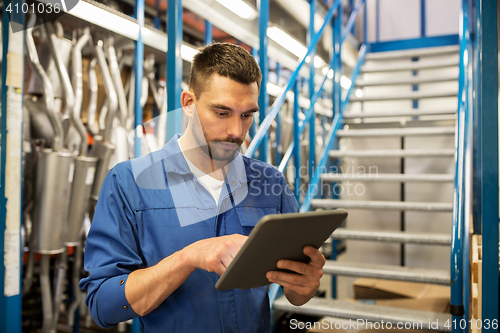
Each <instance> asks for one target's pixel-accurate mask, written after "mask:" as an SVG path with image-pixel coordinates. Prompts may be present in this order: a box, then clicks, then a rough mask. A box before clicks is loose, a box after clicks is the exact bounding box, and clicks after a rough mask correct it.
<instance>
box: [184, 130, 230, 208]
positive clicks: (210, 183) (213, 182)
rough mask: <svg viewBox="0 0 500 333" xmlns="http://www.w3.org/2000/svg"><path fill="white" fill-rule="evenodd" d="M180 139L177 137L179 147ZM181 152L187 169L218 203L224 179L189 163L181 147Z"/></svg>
mask: <svg viewBox="0 0 500 333" xmlns="http://www.w3.org/2000/svg"><path fill="white" fill-rule="evenodd" d="M180 140H181V139H180V138H179V139H177V143H178V144H179V148H180V147H181V143H180ZM181 152H182V155H183V156H184V159H185V160H186V162H187V164H188V166H189V170H191V172H192V173H193V175H195V176H196V178H198V180H199V181H200V183H202V184H203V186H205V188H206V189H207V191H208V192H210V194H211V195H212V197H214V200H215V203H216V204H218V203H219V197H220V194H221V192H222V186H224V181H223V180H218V179H215V178H214V177H212V176H210V175H207V174H206V173H204V172H203V171H201V170H200V169H198V168H197V167H196V166H195V165H194V164H193V163H191V161H190V160H189V158H187V157H186V155H184V152H183V151H182V148H181Z"/></svg>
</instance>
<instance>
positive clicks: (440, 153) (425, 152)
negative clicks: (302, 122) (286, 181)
mask: <svg viewBox="0 0 500 333" xmlns="http://www.w3.org/2000/svg"><path fill="white" fill-rule="evenodd" d="M329 155H330V157H454V156H455V149H370V150H331V151H330V152H329Z"/></svg>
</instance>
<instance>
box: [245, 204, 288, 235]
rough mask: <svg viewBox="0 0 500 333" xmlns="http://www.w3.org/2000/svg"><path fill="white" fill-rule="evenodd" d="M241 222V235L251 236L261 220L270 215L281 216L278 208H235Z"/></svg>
mask: <svg viewBox="0 0 500 333" xmlns="http://www.w3.org/2000/svg"><path fill="white" fill-rule="evenodd" d="M235 209H236V213H237V214H238V218H239V220H240V227H241V233H242V234H244V235H248V234H250V232H251V231H252V230H253V228H254V227H255V226H256V225H257V223H258V222H259V220H260V219H261V218H262V217H263V216H266V215H269V214H279V211H278V209H277V208H276V207H250V206H246V207H235Z"/></svg>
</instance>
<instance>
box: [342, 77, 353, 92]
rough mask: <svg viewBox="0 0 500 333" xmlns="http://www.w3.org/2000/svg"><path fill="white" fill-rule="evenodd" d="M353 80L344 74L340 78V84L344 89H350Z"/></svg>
mask: <svg viewBox="0 0 500 333" xmlns="http://www.w3.org/2000/svg"><path fill="white" fill-rule="evenodd" d="M351 83H352V82H351V80H349V79H348V78H347V77H345V76H344V75H342V77H341V78H340V85H341V86H342V88H344V89H349V88H350V87H351Z"/></svg>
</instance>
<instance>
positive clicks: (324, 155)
mask: <svg viewBox="0 0 500 333" xmlns="http://www.w3.org/2000/svg"><path fill="white" fill-rule="evenodd" d="M366 52H367V46H366V45H364V44H363V45H362V46H361V49H360V50H359V54H358V63H357V64H356V67H355V68H354V71H353V72H352V76H351V82H355V80H356V78H357V76H358V74H359V71H360V69H361V66H362V65H363V63H364V62H365V56H366ZM353 86H354V83H353V84H351V86H350V87H349V89H348V90H347V94H346V95H345V97H344V98H343V99H342V103H341V108H340V110H339V112H337V114H336V115H335V118H334V119H333V121H332V128H331V129H330V132H329V133H328V139H327V143H326V144H325V145H324V146H323V150H322V151H321V159H320V162H319V163H318V166H317V168H316V170H314V176H313V178H312V180H311V182H310V183H309V188H308V190H307V194H306V197H305V199H304V203H303V204H302V205H301V206H300V211H301V212H307V211H309V210H310V208H311V200H312V199H313V197H314V196H315V195H316V193H314V189H316V188H317V185H318V183H319V181H320V175H321V172H322V169H323V168H324V166H325V165H326V162H327V161H328V159H329V155H328V152H329V151H330V148H331V146H332V143H333V141H334V139H335V136H336V132H337V130H338V128H339V127H340V125H341V124H342V117H343V115H342V110H343V109H344V108H345V105H346V104H347V103H348V102H349V95H350V93H351V91H352V88H353Z"/></svg>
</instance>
